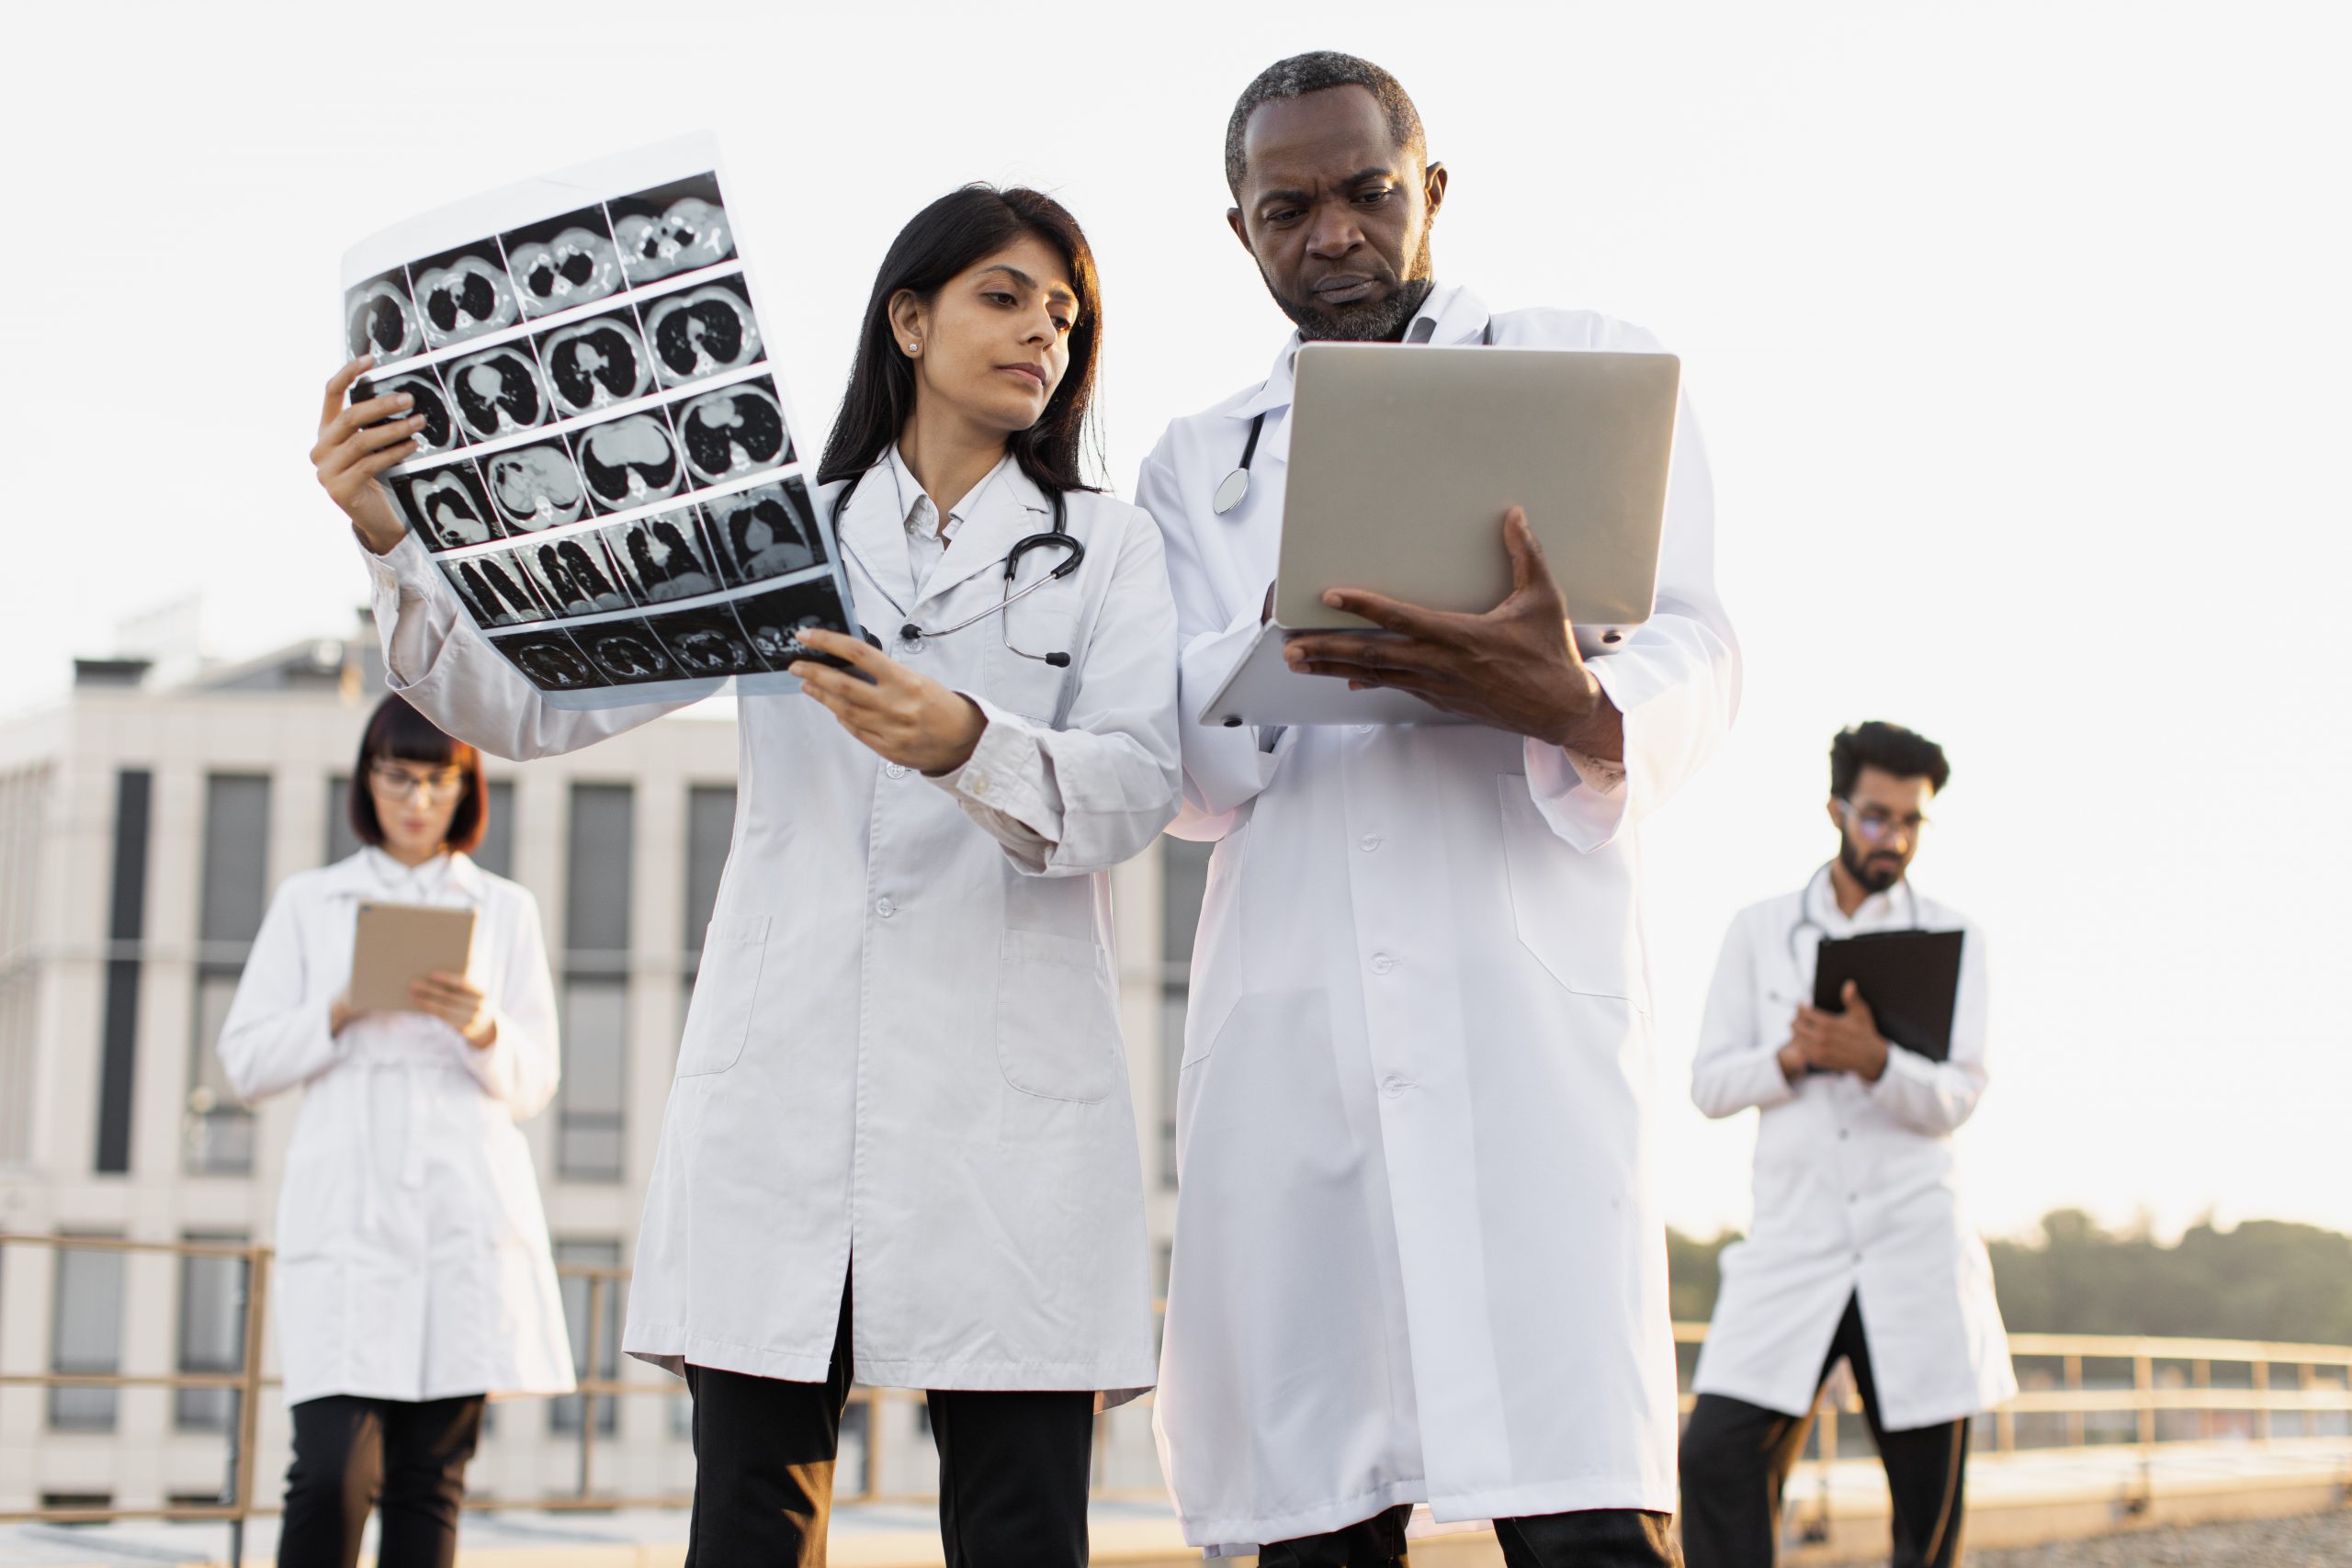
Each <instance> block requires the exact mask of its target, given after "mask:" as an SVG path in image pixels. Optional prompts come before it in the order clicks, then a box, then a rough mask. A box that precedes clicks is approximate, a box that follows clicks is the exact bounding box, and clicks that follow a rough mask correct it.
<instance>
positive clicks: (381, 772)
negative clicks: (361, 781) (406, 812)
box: [368, 762, 466, 801]
mask: <svg viewBox="0 0 2352 1568" xmlns="http://www.w3.org/2000/svg"><path fill="white" fill-rule="evenodd" d="M368 783H369V784H374V785H375V786H376V787H377V788H378V789H379V790H381V791H382V792H383V793H384V794H386V795H390V796H391V797H392V798H393V799H394V800H405V799H406V798H408V797H409V796H410V795H424V798H425V799H426V800H429V801H433V800H447V799H449V798H451V797H452V796H454V795H456V794H457V793H458V791H459V790H461V789H463V788H465V787H466V772H465V770H464V769H463V768H443V769H440V770H439V771H438V772H435V773H411V772H409V771H408V770H407V769H406V768H396V767H394V766H392V765H391V764H390V763H389V762H378V763H376V764H375V765H374V766H372V767H370V768H369V769H368Z"/></svg>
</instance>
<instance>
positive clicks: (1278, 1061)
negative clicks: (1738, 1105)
mask: <svg viewBox="0 0 2352 1568" xmlns="http://www.w3.org/2000/svg"><path fill="white" fill-rule="evenodd" d="M1424 315H1425V316H1426V317H1427V318H1428V319H1430V321H1432V322H1433V329H1432V332H1431V335H1430V341H1432V342H1434V343H1437V344H1468V343H1476V342H1477V341H1478V339H1479V335H1480V333H1481V330H1482V329H1483V328H1484V327H1485V326H1486V325H1487V321H1488V313H1487V310H1486V308H1485V307H1484V306H1482V305H1480V304H1479V303H1478V302H1477V301H1476V299H1473V298H1472V297H1471V296H1469V295H1468V294H1467V293H1465V292H1464V291H1462V290H1459V289H1442V290H1439V291H1438V292H1436V293H1435V294H1433V295H1432V297H1431V299H1430V303H1429V305H1428V306H1427V307H1426V308H1425V311H1424ZM1493 322H1494V335H1495V341H1496V342H1497V343H1498V344H1505V345H1510V346H1516V347H1533V346H1548V347H1556V348H1561V349H1588V348H1589V349H1651V348H1654V347H1655V346H1656V345H1655V344H1654V342H1653V341H1652V340H1651V339H1650V338H1649V337H1648V336H1647V335H1646V334H1645V333H1642V332H1640V331H1639V330H1638V329H1636V328H1634V327H1629V326H1626V325H1624V324H1623V323H1622V322H1617V321H1610V320H1608V319H1606V318H1604V317H1600V316H1596V315H1591V314H1589V313H1583V312H1574V311H1561V310H1520V311H1511V312H1508V313H1505V314H1501V315H1498V316H1495V317H1494V318H1493ZM1294 348H1295V340H1294V342H1293V344H1289V345H1286V346H1285V347H1284V349H1283V353H1282V355H1281V356H1280V357H1279V358H1278V359H1277V360H1276V362H1275V365H1274V368H1273V371H1272V374H1271V375H1269V376H1268V378H1266V381H1265V383H1264V384H1263V385H1262V386H1261V387H1256V388H1252V389H1250V390H1249V391H1247V392H1244V393H1242V394H1240V395H1238V396H1237V397H1235V398H1232V399H1230V400H1227V402H1225V403H1222V404H1220V405H1218V406H1217V407H1216V408H1213V409H1210V410H1209V411H1208V412H1204V413H1201V414H1196V415H1193V416H1192V417H1190V418H1186V419H1180V420H1178V421H1177V422H1176V423H1173V424H1171V425H1170V427H1169V429H1168V432H1167V434H1165V435H1164V436H1163V437H1162V438H1161V439H1160V442H1159V446H1158V447H1157V448H1156V449H1155V450H1154V451H1153V452H1152V453H1151V455H1150V457H1148V459H1146V461H1145V464H1144V468H1143V478H1142V479H1141V481H1140V482H1139V485H1138V487H1137V500H1138V501H1139V502H1141V503H1142V505H1143V506H1144V508H1145V510H1147V511H1148V512H1149V513H1151V514H1152V515H1153V517H1154V518H1156V519H1157V520H1158V521H1159V524H1160V526H1161V528H1162V529H1163V531H1164V532H1165V534H1166V536H1167V539H1168V547H1169V550H1168V554H1169V569H1170V579H1171V581H1172V583H1173V586H1174V588H1175V592H1176V604H1177V615H1178V623H1179V627H1180V630H1181V633H1182V637H1183V644H1184V647H1183V661H1182V707H1183V714H1184V726H1183V731H1182V733H1183V746H1184V766H1185V775H1186V784H1185V792H1186V803H1187V810H1186V813H1185V816H1184V817H1183V818H1182V820H1181V821H1180V822H1179V824H1178V827H1177V829H1176V830H1177V831H1178V832H1180V833H1182V834H1185V835H1186V836H1189V837H1194V838H1204V839H1214V840H1217V847H1216V854H1215V856H1214V858H1213V859H1212V860H1211V862H1210V866H1209V874H1208V886H1207V893H1206V897H1205V899H1204V905H1203V908H1202V914H1201V930H1200V935H1199V939H1198V942H1197V943H1196V945H1195V947H1194V950H1193V952H1194V957H1193V988H1192V998H1191V1006H1190V1010H1189V1013H1188V1017H1187V1020H1186V1024H1185V1043H1184V1059H1183V1064H1182V1072H1181V1077H1180V1082H1179V1088H1178V1092H1177V1145H1178V1151H1179V1155H1178V1157H1179V1160H1180V1164H1181V1170H1182V1184H1181V1188H1180V1190H1179V1195H1178V1201H1177V1222H1176V1249H1175V1256H1174V1259H1173V1271H1172V1277H1171V1280H1170V1286H1169V1303H1168V1322H1167V1337H1166V1340H1165V1344H1164V1347H1163V1353H1162V1359H1161V1368H1160V1393H1159V1413H1158V1417H1157V1419H1158V1423H1159V1434H1160V1447H1161V1454H1162V1460H1163V1462H1164V1464H1165V1466H1166V1469H1167V1472H1168V1477H1169V1482H1170V1486H1171V1488H1172V1490H1173V1491H1174V1494H1175V1497H1176V1503H1177V1508H1178V1511H1179V1513H1180V1514H1181V1516H1182V1520H1183V1527H1184V1533H1185V1538H1186V1539H1187V1540H1190V1541H1192V1542H1193V1543H1194V1544H1197V1545H1204V1546H1223V1547H1246V1546H1250V1545H1253V1544H1256V1543H1261V1542H1265V1541H1271V1540H1284V1539H1287V1538H1290V1537H1294V1536H1298V1535H1304V1534H1309V1533H1313V1532H1316V1531H1320V1530H1328V1529H1335V1528H1337V1527H1340V1526H1343V1525H1346V1524H1349V1523H1351V1522H1353V1521H1355V1520H1358V1519H1362V1518H1365V1517H1369V1516H1370V1515H1372V1514H1374V1513H1375V1512H1377V1511H1379V1510H1380V1509H1382V1508H1384V1507H1386V1506H1390V1505H1392V1504H1395V1503H1398V1502H1404V1501H1418V1500H1421V1499H1426V1500H1428V1501H1429V1503H1430V1506H1431V1508H1432V1510H1433V1511H1434V1512H1435V1514H1436V1515H1437V1517H1440V1518H1442V1519H1455V1518H1485V1517H1495V1516H1515V1515H1521V1514H1542V1513H1552V1512H1557V1511H1561V1510H1566V1509H1584V1508H1627V1507H1638V1508H1652V1509H1661V1510H1670V1509H1671V1508H1672V1507H1673V1506H1674V1495H1675V1494H1674V1485H1675V1477H1674V1445H1675V1427H1676V1422H1675V1361H1674V1345H1673V1339H1672V1335H1671V1325H1670V1324H1669V1321H1668V1310H1667V1293H1666V1284H1667V1281H1666V1251H1665V1233H1664V1225H1663V1222H1662V1220H1661V1218H1660V1215H1659V1213H1658V1211H1657V1207H1656V1204H1655V1202H1654V1200H1653V1195H1652V1192H1651V1187H1650V1180H1649V1177H1648V1174H1647V1165H1648V1162H1649V1159H1650V1157H1651V1155H1650V1136H1651V1134H1650V1127H1649V1120H1650V1100H1651V1082H1652V1077H1653V1072H1652V1066H1651V1056H1650V1018H1649V1001H1648V982H1647V978H1646V960H1645V954H1644V949H1643V942H1642V936H1641V931H1640V925H1639V919H1638V898H1637V882H1638V877H1637V872H1638V858H1637V853H1636V850H1635V847H1634V833H1633V831H1632V829H1633V828H1634V824H1636V823H1637V822H1639V821H1640V820H1641V818H1643V817H1644V816H1645V815H1646V814H1647V813H1648V812H1649V811H1650V810H1652V809H1653V808H1655V807H1657V805H1658V803H1659V802H1661V801H1663V800H1664V799H1665V798H1666V797H1667V796H1668V795H1671V794H1672V793H1673V792H1674V790H1675V789H1676V788H1677V787H1679V785H1680V784H1682V783H1683V782H1684V781H1685V780H1686V779H1688V778H1689V777H1690V776H1691V773H1693V772H1694V771H1695V770H1696V769H1697V768H1698V767H1699V766H1700V764H1701V763H1702V762H1703V761H1705V760H1706V758H1707V757H1708V755H1709V754H1710V753H1711V752H1713V750H1714V749H1715V747H1716V745H1717V743H1718V742H1719V741H1720V740H1721V739H1722V738H1723V736H1724V732H1725V730H1726V729H1727V728H1728V727H1729V725H1730V723H1731V718H1732V712H1733V709H1734V707H1735V705H1736V699H1737V689H1738V671H1739V664H1738V655H1737V650H1736V645H1735V643H1734V641H1733V637H1732V630H1731V626H1730V623H1729V621H1728V619H1727V618H1726V617H1725V615H1724V610H1723V607H1722V605H1721V604H1719V603H1718V602H1717V601H1716V598H1715V592H1714V584H1713V502H1712V497H1711V493H1710V489H1709V485H1708V479H1707V467H1706V460H1705V457H1704V456H1703V455H1702V452H1701V450H1700V446H1699V441H1698V435H1697V432H1696V431H1695V429H1693V428H1692V427H1691V424H1690V423H1689V421H1688V419H1687V418H1686V419H1685V420H1684V422H1683V423H1682V425H1681V427H1680V429H1679V433H1678V438H1677V441H1676V446H1675V456H1674V463H1673V475H1672V481H1671V494H1670V498H1669V501H1668V517H1667V525H1666V535H1665V542H1664V547H1663V558H1662V561H1661V569H1660V578H1659V586H1658V600H1657V615H1656V616H1655V617H1654V618H1653V619H1652V620H1651V621H1650V622H1649V624H1648V625H1647V626H1645V627H1644V628H1643V629H1642V630H1641V631H1640V632H1639V633H1637V634H1635V636H1634V637H1632V638H1631V639H1630V640H1629V641H1628V642H1627V643H1626V645H1625V646H1624V647H1623V649H1622V650H1620V651H1618V652H1615V653H1613V654H1611V656H1610V657H1608V658H1607V659H1604V660H1597V661H1596V662H1595V664H1594V670H1595V671H1596V673H1597V674H1598V675H1599V677H1600V681H1601V683H1602V684H1603V686H1605V687H1606V688H1607V689H1608V691H1609V693H1610V695H1611V697H1612V698H1613V699H1614V700H1615V702H1616V704H1617V705H1618V706H1619V707H1620V708H1622V709H1623V711H1624V715H1625V766H1624V768H1623V771H1622V773H1620V772H1618V771H1616V770H1611V769H1605V768H1601V767H1599V766H1597V765H1593V764H1590V763H1589V762H1584V761H1572V760H1571V759H1570V758H1569V757H1568V756H1567V755H1566V753H1564V752H1563V751H1561V750H1559V749H1557V748H1555V747H1546V746H1544V745H1541V744H1539V743H1536V742H1534V741H1531V740H1527V739H1523V738H1522V737H1520V736H1517V735H1510V734H1506V733H1503V732H1501V731H1498V730H1492V729H1486V728H1471V727H1468V726H1455V725H1429V726H1402V727H1397V728H1371V727H1362V728H1291V729H1288V730H1285V731H1283V732H1282V733H1281V735H1280V736H1279V738H1278V739H1272V744H1271V748H1270V749H1269V748H1268V746H1267V744H1266V739H1267V738H1262V737H1260V736H1258V735H1256V734H1255V733H1254V732H1253V731H1251V730H1250V729H1248V728H1236V729H1225V728H1202V727H1201V726H1199V725H1198V724H1197V723H1195V722H1194V720H1195V719H1196V717H1197V716H1198V714H1199V712H1200V710H1201V708H1202V706H1203V705H1204V704H1205V703H1206V701H1207V700H1208V698H1209V697H1210V696H1211V695H1212V694H1214V693H1215V691H1216V687H1217V683H1218V682H1219V680H1220V679H1221V678H1222V677H1223V675H1224V674H1225V673H1226V672H1227V670H1228V669H1229V668H1230V667H1231V665H1232V662H1233V660H1235V658H1237V657H1238V654H1239V653H1240V651H1241V649H1244V648H1245V647H1247V646H1248V644H1249V642H1250V639H1251V638H1252V637H1255V636H1256V634H1257V632H1258V626H1259V615H1260V611H1261V606H1262V605H1263V603H1264V600H1265V592H1266V584H1267V582H1268V581H1270V580H1271V579H1272V576H1273V572H1274V559H1275V555H1276V551H1277V547H1278V543H1279V533H1280V518H1281V516H1282V505H1283V476H1284V469H1285V467H1286V456H1287V453H1288V449H1289V437H1290V422H1289V419H1288V406H1289V402H1290V397H1291V366H1292V351H1293V349H1294ZM1261 410H1265V411H1270V412H1271V417H1270V418H1269V419H1268V420H1267V423H1266V425H1265V428H1264V432H1263V434H1262V436H1261V440H1260V442H1259V446H1258V451H1257V456H1256V461H1255V463H1254V464H1253V465H1252V476H1253V477H1252V482H1251V485H1250V493H1249V496H1248V498H1247V499H1246V500H1245V501H1244V502H1242V503H1241V505H1240V506H1239V507H1238V508H1237V509H1236V510H1235V511H1233V512H1231V513H1227V514H1226V515H1224V516H1219V515H1217V514H1216V512H1215V511H1214V509H1213V507H1212V505H1211V496H1212V494H1213V493H1214V491H1216V487H1217V484H1218V482H1219V481H1220V480H1221V479H1224V478H1225V476H1226V475H1227V473H1228V472H1230V471H1231V469H1232V468H1233V467H1234V465H1235V464H1236V462H1237V461H1238V459H1239V457H1240V455H1241V447H1242V444H1243V442H1244V441H1245V440H1246V439H1247V435H1248V430H1249V422H1250V416H1251V415H1252V414H1254V413H1256V412H1259V411H1261ZM1433 460H1439V461H1442V454H1440V455H1437V456H1436V457H1434V458H1433ZM1497 548H1498V549H1499V548H1500V544H1499V521H1498V545H1497Z"/></svg>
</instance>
